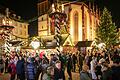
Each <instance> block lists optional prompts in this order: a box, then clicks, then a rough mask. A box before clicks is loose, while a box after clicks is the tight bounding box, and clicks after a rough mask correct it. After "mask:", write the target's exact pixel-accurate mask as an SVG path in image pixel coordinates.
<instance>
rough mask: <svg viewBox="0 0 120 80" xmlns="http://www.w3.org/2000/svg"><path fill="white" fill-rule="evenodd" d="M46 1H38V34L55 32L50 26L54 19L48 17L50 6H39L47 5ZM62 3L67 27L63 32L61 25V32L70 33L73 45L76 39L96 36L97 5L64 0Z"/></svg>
mask: <svg viewBox="0 0 120 80" xmlns="http://www.w3.org/2000/svg"><path fill="white" fill-rule="evenodd" d="M47 3H49V1H48V0H45V1H43V2H40V3H38V16H39V17H38V36H47V35H54V34H55V27H54V26H52V25H54V24H52V22H54V19H52V18H50V17H49V13H50V11H51V7H49V9H48V8H46V9H44V8H45V7H43V8H41V5H47ZM62 5H63V6H64V12H65V13H66V15H67V19H66V23H67V27H66V32H65V31H64V28H63V27H64V26H61V34H65V33H68V34H70V37H71V40H72V43H73V44H74V45H75V44H76V42H78V41H93V40H94V39H95V37H96V33H95V31H96V27H97V26H98V24H99V17H100V14H99V13H100V11H99V10H98V8H97V6H95V5H91V3H89V5H86V4H85V3H83V2H65V3H63V4H62ZM91 6H92V8H91Z"/></svg>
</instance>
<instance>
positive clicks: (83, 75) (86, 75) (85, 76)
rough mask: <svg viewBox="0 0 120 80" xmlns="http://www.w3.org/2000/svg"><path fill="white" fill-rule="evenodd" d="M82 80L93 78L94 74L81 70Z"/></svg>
mask: <svg viewBox="0 0 120 80" xmlns="http://www.w3.org/2000/svg"><path fill="white" fill-rule="evenodd" d="M80 80H92V75H91V74H90V73H88V72H84V71H81V72H80Z"/></svg>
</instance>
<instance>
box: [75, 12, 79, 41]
mask: <svg viewBox="0 0 120 80" xmlns="http://www.w3.org/2000/svg"><path fill="white" fill-rule="evenodd" d="M74 40H75V41H78V12H77V11H76V12H75V14H74Z"/></svg>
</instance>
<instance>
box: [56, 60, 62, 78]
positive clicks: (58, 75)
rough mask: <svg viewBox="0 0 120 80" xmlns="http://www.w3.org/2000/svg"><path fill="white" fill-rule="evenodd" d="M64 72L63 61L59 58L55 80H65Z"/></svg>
mask: <svg viewBox="0 0 120 80" xmlns="http://www.w3.org/2000/svg"><path fill="white" fill-rule="evenodd" d="M63 77H64V76H63V74H62V69H61V61H59V60H57V61H56V62H55V68H54V80H59V79H60V80H63Z"/></svg>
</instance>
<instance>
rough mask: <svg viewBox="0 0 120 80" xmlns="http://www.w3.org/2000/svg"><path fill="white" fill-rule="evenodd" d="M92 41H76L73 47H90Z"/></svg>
mask: <svg viewBox="0 0 120 80" xmlns="http://www.w3.org/2000/svg"><path fill="white" fill-rule="evenodd" d="M91 44H92V41H78V42H77V44H76V45H75V47H90V46H91Z"/></svg>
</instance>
